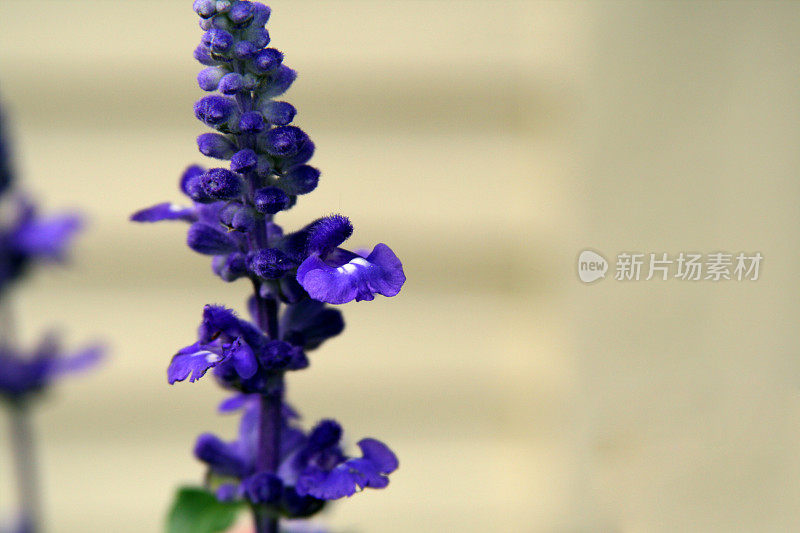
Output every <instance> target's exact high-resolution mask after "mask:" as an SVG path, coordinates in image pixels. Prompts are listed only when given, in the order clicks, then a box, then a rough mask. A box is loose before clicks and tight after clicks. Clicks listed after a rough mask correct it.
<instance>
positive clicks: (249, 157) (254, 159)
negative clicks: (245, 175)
mask: <svg viewBox="0 0 800 533" xmlns="http://www.w3.org/2000/svg"><path fill="white" fill-rule="evenodd" d="M257 163H258V156H256V153H255V152H254V151H252V150H251V149H249V148H245V149H244V150H239V151H238V152H236V153H235V154H233V156H232V157H231V170H232V171H234V172H247V171H249V170H252V169H254V168H255V166H256V164H257Z"/></svg>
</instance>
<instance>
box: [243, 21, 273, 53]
mask: <svg viewBox="0 0 800 533" xmlns="http://www.w3.org/2000/svg"><path fill="white" fill-rule="evenodd" d="M245 40H247V41H250V42H251V43H253V46H255V48H256V50H261V49H262V48H264V47H265V46H267V45H268V44H269V41H270V38H269V32H268V31H267V29H266V28H264V27H258V26H257V25H254V26H251V29H250V30H248V31H247V32H246V33H245Z"/></svg>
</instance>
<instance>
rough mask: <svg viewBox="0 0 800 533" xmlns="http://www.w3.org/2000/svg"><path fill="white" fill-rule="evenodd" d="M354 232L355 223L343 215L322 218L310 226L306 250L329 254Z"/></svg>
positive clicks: (311, 252)
mask: <svg viewBox="0 0 800 533" xmlns="http://www.w3.org/2000/svg"><path fill="white" fill-rule="evenodd" d="M352 234H353V224H351V223H350V219H348V218H347V217H346V216H342V215H331V216H328V217H324V218H320V219H318V220H317V221H316V222H313V223H312V224H311V225H310V226H309V232H308V243H307V245H306V252H307V253H309V254H317V255H320V256H322V257H325V256H327V255H328V254H329V253H331V252H332V251H333V250H334V249H336V248H337V247H338V246H339V245H341V244H342V243H343V242H344V241H346V240H347V239H349V238H350V236H351V235H352Z"/></svg>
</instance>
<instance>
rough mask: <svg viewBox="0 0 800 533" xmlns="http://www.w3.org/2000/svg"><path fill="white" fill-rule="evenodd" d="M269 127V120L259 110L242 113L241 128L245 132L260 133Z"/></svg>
mask: <svg viewBox="0 0 800 533" xmlns="http://www.w3.org/2000/svg"><path fill="white" fill-rule="evenodd" d="M266 127H267V122H266V121H265V120H264V117H263V116H262V115H261V113H259V112H258V111H248V112H247V113H242V117H241V118H240V119H239V129H240V130H241V131H242V132H244V133H258V132H260V131H262V130H264V129H265V128H266Z"/></svg>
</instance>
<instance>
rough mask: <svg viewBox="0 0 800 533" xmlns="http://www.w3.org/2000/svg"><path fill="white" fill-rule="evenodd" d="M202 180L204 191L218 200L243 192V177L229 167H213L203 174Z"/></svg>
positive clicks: (233, 196)
mask: <svg viewBox="0 0 800 533" xmlns="http://www.w3.org/2000/svg"><path fill="white" fill-rule="evenodd" d="M200 180H201V183H202V186H203V191H205V193H206V194H207V195H208V196H209V197H211V198H215V199H217V200H228V199H230V198H235V197H237V196H239V195H240V194H241V192H242V181H241V179H239V176H238V175H236V174H234V173H233V172H231V171H230V170H228V169H227V168H212V169H211V170H209V171H208V172H206V173H205V174H203V175H202V176H201V177H200Z"/></svg>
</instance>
